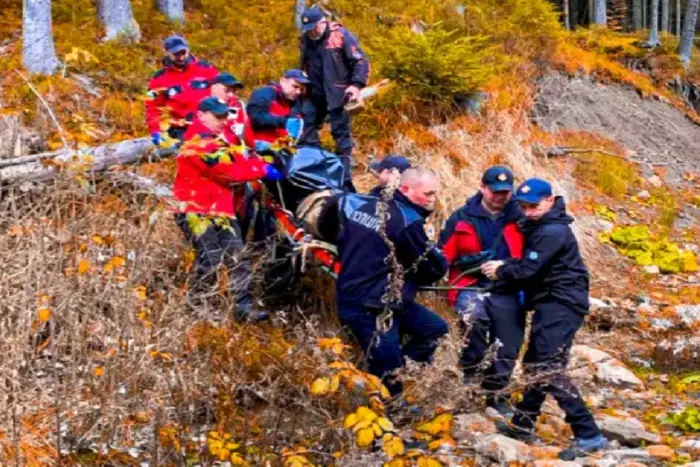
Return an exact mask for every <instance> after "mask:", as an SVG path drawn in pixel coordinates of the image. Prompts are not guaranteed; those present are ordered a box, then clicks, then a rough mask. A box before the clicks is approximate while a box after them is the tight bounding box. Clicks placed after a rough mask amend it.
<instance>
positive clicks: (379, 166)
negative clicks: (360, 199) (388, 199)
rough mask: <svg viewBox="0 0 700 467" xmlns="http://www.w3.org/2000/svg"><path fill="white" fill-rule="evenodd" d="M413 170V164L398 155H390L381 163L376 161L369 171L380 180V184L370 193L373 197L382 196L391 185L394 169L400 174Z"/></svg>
mask: <svg viewBox="0 0 700 467" xmlns="http://www.w3.org/2000/svg"><path fill="white" fill-rule="evenodd" d="M409 168H411V162H410V161H409V160H408V159H406V158H405V157H403V156H399V155H397V154H389V155H388V156H386V157H385V158H384V159H382V160H380V161H374V162H372V163H371V164H369V170H371V171H372V173H373V174H374V175H375V176H376V177H377V178H378V179H379V184H378V185H377V186H375V187H374V188H372V189H371V190H370V191H369V193H368V194H369V195H371V196H381V194H382V190H383V189H384V187H385V186H386V185H387V184H388V183H389V180H390V179H391V174H392V173H393V169H396V170H397V171H398V172H399V173H400V174H402V173H404V171H405V170H406V169H409Z"/></svg>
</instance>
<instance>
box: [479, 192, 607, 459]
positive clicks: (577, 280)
mask: <svg viewBox="0 0 700 467" xmlns="http://www.w3.org/2000/svg"><path fill="white" fill-rule="evenodd" d="M515 199H516V200H517V202H518V203H519V204H520V208H521V209H522V212H523V214H524V215H525V218H526V219H527V220H526V222H525V224H524V227H523V230H524V233H525V238H526V242H525V251H524V254H523V257H522V259H511V260H506V261H503V260H498V261H489V262H487V263H485V264H484V265H482V266H481V271H482V272H483V274H485V275H486V276H487V277H488V278H490V279H492V280H501V281H505V282H507V283H512V284H516V285H517V286H518V287H522V288H523V290H524V291H525V296H526V299H527V302H528V303H529V304H530V305H532V306H533V307H534V309H535V314H534V316H533V320H532V328H531V332H530V340H529V344H528V349H527V353H526V354H525V358H524V360H523V363H524V368H525V371H526V374H527V375H529V376H531V377H533V380H534V381H537V382H536V383H535V384H532V385H530V386H528V387H527V388H526V389H525V393H524V394H523V399H522V400H521V401H520V402H519V403H518V404H517V406H516V413H515V415H514V416H513V418H512V419H511V424H510V425H506V424H500V425H499V430H501V431H502V432H504V433H505V434H507V435H508V436H511V437H514V438H517V439H521V440H523V441H531V440H534V438H535V436H534V434H533V433H532V432H533V430H534V428H535V423H536V422H537V418H538V417H539V415H540V410H541V408H542V404H543V403H544V401H545V398H546V397H547V394H548V393H550V394H552V396H554V398H555V399H556V401H557V403H558V404H559V407H561V408H562V410H563V411H564V412H565V413H566V421H567V422H568V423H569V424H570V425H571V429H572V431H573V433H574V442H573V445H572V446H571V447H570V448H568V449H565V450H564V451H562V452H561V453H560V454H559V457H560V458H561V459H564V460H573V459H574V458H576V457H578V456H586V455H587V454H588V453H590V452H594V451H598V450H601V449H605V447H607V445H608V440H607V439H606V438H605V437H604V436H603V435H602V434H601V432H600V429H599V428H598V426H597V425H596V422H595V420H594V418H593V415H592V414H591V412H590V410H588V408H587V407H586V404H585V402H584V401H583V399H582V398H581V394H580V393H579V391H578V389H577V388H576V387H575V386H574V385H573V383H572V382H571V380H570V379H569V377H568V376H567V375H566V365H567V360H568V356H569V352H570V350H571V345H572V343H573V340H574V337H575V336H576V332H577V331H578V330H579V328H580V327H581V325H582V324H583V320H584V317H585V315H586V314H587V313H588V307H589V303H588V270H587V269H586V265H585V264H584V263H583V259H582V258H581V254H580V252H579V247H578V242H577V241H576V237H575V236H574V233H573V231H572V230H571V227H570V224H571V223H572V222H573V218H571V217H570V216H569V215H568V214H567V213H566V205H565V203H564V199H563V198H562V197H561V196H557V197H554V196H552V187H551V185H550V184H549V183H548V182H546V181H544V180H541V179H538V178H531V179H529V180H526V181H525V182H523V183H522V185H520V186H519V187H518V190H517V192H516V197H515ZM545 375H546V377H544V376H545Z"/></svg>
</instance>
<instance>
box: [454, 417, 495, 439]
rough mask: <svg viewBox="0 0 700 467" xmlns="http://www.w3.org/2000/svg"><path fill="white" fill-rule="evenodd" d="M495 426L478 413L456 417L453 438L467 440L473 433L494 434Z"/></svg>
mask: <svg viewBox="0 0 700 467" xmlns="http://www.w3.org/2000/svg"><path fill="white" fill-rule="evenodd" d="M497 431H498V430H496V425H495V424H494V423H493V422H492V421H491V420H489V419H488V418H486V417H484V416H483V415H481V414H479V413H467V414H462V415H457V416H456V417H455V418H454V430H453V433H454V437H455V438H457V439H463V438H468V437H469V436H470V435H472V434H473V433H496V432H497Z"/></svg>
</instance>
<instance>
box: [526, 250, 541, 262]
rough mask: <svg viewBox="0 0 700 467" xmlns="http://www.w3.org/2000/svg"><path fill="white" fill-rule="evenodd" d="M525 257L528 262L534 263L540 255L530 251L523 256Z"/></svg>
mask: <svg viewBox="0 0 700 467" xmlns="http://www.w3.org/2000/svg"><path fill="white" fill-rule="evenodd" d="M525 257H526V258H527V259H529V260H532V261H535V260H536V259H537V258H539V257H540V254H539V253H537V252H536V251H534V250H530V251H528V252H527V254H526V255H525Z"/></svg>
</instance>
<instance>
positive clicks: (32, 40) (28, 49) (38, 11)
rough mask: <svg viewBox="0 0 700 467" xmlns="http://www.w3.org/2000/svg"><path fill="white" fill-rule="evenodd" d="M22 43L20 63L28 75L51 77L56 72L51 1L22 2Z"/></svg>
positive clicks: (34, 0) (57, 64)
mask: <svg viewBox="0 0 700 467" xmlns="http://www.w3.org/2000/svg"><path fill="white" fill-rule="evenodd" d="M22 41H23V42H22V63H23V64H24V66H25V67H26V68H27V70H29V72H30V73H41V74H44V75H51V74H53V73H54V72H55V71H56V68H58V66H59V63H58V59H57V58H56V48H55V47H54V43H53V30H52V28H51V0H24V5H23V18H22Z"/></svg>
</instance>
